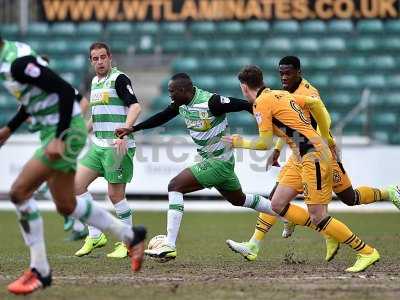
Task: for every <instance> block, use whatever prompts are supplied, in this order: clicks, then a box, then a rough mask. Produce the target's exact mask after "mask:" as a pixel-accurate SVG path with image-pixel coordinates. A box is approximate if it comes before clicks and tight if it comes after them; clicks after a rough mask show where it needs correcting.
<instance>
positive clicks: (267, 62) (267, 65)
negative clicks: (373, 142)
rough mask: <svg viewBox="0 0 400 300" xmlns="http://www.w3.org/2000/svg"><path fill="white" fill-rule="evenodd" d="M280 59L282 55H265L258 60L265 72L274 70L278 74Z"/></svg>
mask: <svg viewBox="0 0 400 300" xmlns="http://www.w3.org/2000/svg"><path fill="white" fill-rule="evenodd" d="M280 59H281V57H280V56H265V57H263V58H262V59H260V60H259V61H257V65H259V66H260V68H261V69H262V70H263V71H264V72H273V73H274V74H277V69H278V64H279V60H280Z"/></svg>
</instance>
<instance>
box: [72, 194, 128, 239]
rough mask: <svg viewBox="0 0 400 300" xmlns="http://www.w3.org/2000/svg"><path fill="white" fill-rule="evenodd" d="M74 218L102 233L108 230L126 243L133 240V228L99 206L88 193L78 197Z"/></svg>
mask: <svg viewBox="0 0 400 300" xmlns="http://www.w3.org/2000/svg"><path fill="white" fill-rule="evenodd" d="M72 216H73V217H74V218H78V219H80V220H81V221H82V222H84V223H87V224H88V225H92V226H94V227H96V228H98V229H100V230H101V231H107V230H108V231H110V232H111V233H113V234H114V235H115V236H116V237H117V238H118V239H120V240H122V241H124V242H126V243H130V242H131V241H132V239H133V232H132V228H131V226H129V225H127V224H124V223H123V222H121V221H120V220H119V219H117V218H115V217H113V216H112V215H111V214H110V213H109V212H107V211H106V210H105V209H103V208H101V207H100V206H98V205H97V204H96V203H95V202H94V201H92V200H91V195H90V194H89V193H88V192H87V193H84V194H82V195H79V196H78V197H77V202H76V207H75V210H74V212H73V213H72Z"/></svg>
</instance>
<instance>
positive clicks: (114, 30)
mask: <svg viewBox="0 0 400 300" xmlns="http://www.w3.org/2000/svg"><path fill="white" fill-rule="evenodd" d="M105 31H106V34H107V35H109V36H113V35H118V36H125V37H128V36H129V35H131V34H133V25H132V23H130V22H110V23H107V24H106V29H105Z"/></svg>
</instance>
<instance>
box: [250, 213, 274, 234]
mask: <svg viewBox="0 0 400 300" xmlns="http://www.w3.org/2000/svg"><path fill="white" fill-rule="evenodd" d="M276 220H277V217H274V216H271V215H268V214H264V213H260V214H259V215H258V217H257V224H256V228H255V229H254V234H253V237H252V239H254V240H256V241H262V240H263V239H264V237H265V235H266V234H267V232H268V231H269V230H270V229H271V228H272V226H274V224H275V223H276Z"/></svg>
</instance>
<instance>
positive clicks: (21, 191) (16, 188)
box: [9, 184, 31, 204]
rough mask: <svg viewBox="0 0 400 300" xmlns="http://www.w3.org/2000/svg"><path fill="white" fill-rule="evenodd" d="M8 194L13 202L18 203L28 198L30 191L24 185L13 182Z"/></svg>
mask: <svg viewBox="0 0 400 300" xmlns="http://www.w3.org/2000/svg"><path fill="white" fill-rule="evenodd" d="M9 196H10V199H11V201H12V202H13V203H15V204H19V203H21V202H23V201H25V200H26V199H29V197H30V196H31V193H30V192H29V190H27V189H26V188H25V187H24V186H21V185H19V184H13V185H12V187H11V190H10V192H9Z"/></svg>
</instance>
